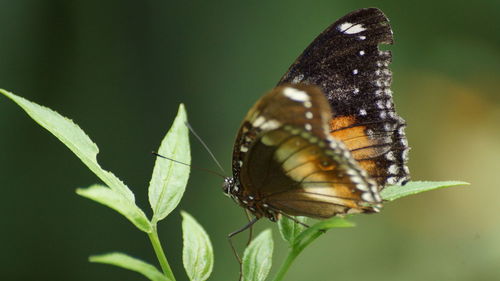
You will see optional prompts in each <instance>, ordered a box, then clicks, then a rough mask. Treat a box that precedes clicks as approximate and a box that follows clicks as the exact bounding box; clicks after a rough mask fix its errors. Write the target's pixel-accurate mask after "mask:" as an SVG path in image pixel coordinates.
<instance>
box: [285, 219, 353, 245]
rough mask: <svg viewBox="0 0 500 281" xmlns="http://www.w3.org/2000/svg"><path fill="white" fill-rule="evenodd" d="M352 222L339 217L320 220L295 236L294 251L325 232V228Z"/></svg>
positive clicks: (350, 225)
mask: <svg viewBox="0 0 500 281" xmlns="http://www.w3.org/2000/svg"><path fill="white" fill-rule="evenodd" d="M353 226H354V223H352V222H350V221H348V220H346V219H344V218H340V217H333V218H330V219H327V220H324V221H320V222H318V223H316V224H314V225H313V226H311V227H309V228H308V229H306V230H304V231H302V233H300V234H299V235H298V236H297V237H296V238H295V243H294V245H293V248H294V251H297V252H300V251H302V250H303V249H304V248H305V247H307V245H309V244H311V243H312V242H313V241H314V240H316V238H318V237H319V236H321V235H322V234H324V233H326V231H327V230H329V229H332V228H339V227H353Z"/></svg>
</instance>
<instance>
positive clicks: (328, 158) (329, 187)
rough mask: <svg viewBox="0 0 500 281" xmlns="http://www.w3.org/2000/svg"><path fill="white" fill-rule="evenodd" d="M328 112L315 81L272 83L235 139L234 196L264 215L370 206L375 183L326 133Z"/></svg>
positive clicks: (374, 198) (324, 213)
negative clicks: (285, 84)
mask: <svg viewBox="0 0 500 281" xmlns="http://www.w3.org/2000/svg"><path fill="white" fill-rule="evenodd" d="M330 118H331V111H330V106H329V104H328V101H327V100H326V98H325V96H324V94H323V93H322V91H320V90H319V88H317V87H314V86H306V85H301V84H299V85H294V86H282V87H277V88H275V89H274V90H273V91H272V92H270V93H269V94H267V95H265V96H264V97H263V98H261V99H260V100H259V102H257V104H256V105H255V106H254V107H253V108H252V109H251V110H250V111H249V113H248V115H247V117H246V118H245V121H244V123H243V125H242V127H241V130H240V132H239V135H238V138H237V140H238V141H237V142H236V144H235V149H234V159H235V162H234V163H233V174H234V175H235V180H236V181H237V183H236V185H237V186H238V185H239V186H240V187H241V188H237V191H234V190H233V198H235V199H236V200H237V201H239V202H240V204H242V205H244V206H245V207H247V208H249V209H250V210H251V211H253V212H254V213H255V214H256V215H257V216H267V217H275V216H276V212H285V213H287V214H291V215H305V216H311V217H320V218H324V217H331V216H333V215H336V214H343V213H347V212H372V211H375V210H376V209H375V208H374V207H373V206H369V205H368V204H378V203H380V197H379V195H378V192H377V189H376V185H375V183H374V182H373V181H371V180H370V179H369V178H368V176H367V174H366V172H364V171H363V170H362V169H361V168H360V167H359V166H358V164H357V163H356V162H355V161H354V160H353V159H352V156H351V154H350V152H349V151H348V150H347V149H346V148H345V147H344V146H343V144H342V143H341V142H339V141H338V140H335V139H334V138H332V137H331V135H330V133H329V129H330V128H329V123H328V122H329V120H330ZM314 203H317V205H316V204H314ZM320 206H321V207H320Z"/></svg>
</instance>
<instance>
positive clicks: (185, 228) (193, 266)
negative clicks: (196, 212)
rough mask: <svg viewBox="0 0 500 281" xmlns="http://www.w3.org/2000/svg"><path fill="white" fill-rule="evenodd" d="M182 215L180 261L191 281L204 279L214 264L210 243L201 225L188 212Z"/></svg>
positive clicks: (202, 280)
mask: <svg viewBox="0 0 500 281" xmlns="http://www.w3.org/2000/svg"><path fill="white" fill-rule="evenodd" d="M181 215H182V238H183V242H184V247H183V249H182V261H183V263H184V268H185V269H186V273H187V275H188V277H189V280H191V281H205V280H207V279H208V277H210V273H212V268H213V266H214V253H213V249H212V243H210V239H209V238H208V235H207V233H206V232H205V230H204V229H203V227H202V226H201V225H200V224H199V223H198V222H197V221H196V220H195V219H194V218H193V217H192V216H191V215H190V214H188V213H186V212H181Z"/></svg>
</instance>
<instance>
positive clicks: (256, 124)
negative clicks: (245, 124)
mask: <svg viewBox="0 0 500 281" xmlns="http://www.w3.org/2000/svg"><path fill="white" fill-rule="evenodd" d="M265 121H266V118H264V117H262V116H259V117H257V119H255V121H253V122H252V126H254V127H260V125H262V124H263V123H264V122H265Z"/></svg>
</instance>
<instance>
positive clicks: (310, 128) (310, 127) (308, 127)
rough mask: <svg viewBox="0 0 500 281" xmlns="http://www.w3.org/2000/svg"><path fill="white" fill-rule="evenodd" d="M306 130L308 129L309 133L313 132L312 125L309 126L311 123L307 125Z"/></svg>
mask: <svg viewBox="0 0 500 281" xmlns="http://www.w3.org/2000/svg"><path fill="white" fill-rule="evenodd" d="M305 128H306V130H308V131H310V130H312V126H311V124H309V123H308V124H306V125H305Z"/></svg>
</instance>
